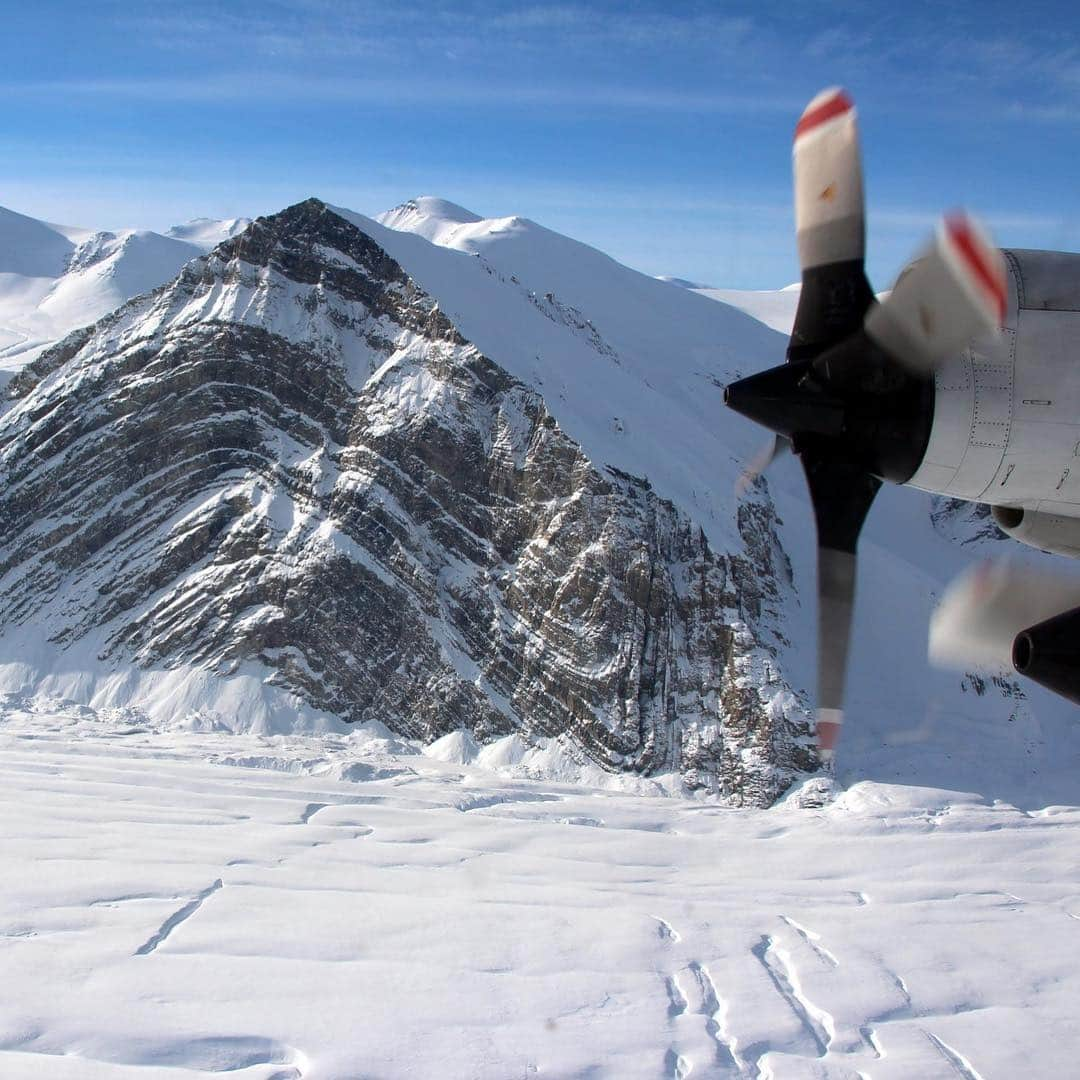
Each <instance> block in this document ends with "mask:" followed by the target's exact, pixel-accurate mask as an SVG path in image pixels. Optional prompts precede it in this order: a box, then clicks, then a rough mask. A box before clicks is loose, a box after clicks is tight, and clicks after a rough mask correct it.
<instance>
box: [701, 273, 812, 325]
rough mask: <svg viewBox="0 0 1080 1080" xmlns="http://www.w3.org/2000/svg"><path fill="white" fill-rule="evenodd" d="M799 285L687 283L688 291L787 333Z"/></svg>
mask: <svg viewBox="0 0 1080 1080" xmlns="http://www.w3.org/2000/svg"><path fill="white" fill-rule="evenodd" d="M801 289H802V286H801V285H788V286H787V287H786V288H783V289H713V288H709V287H708V286H701V287H698V286H691V291H692V292H696V293H697V294H698V295H699V296H707V297H708V298H709V299H710V300H719V301H720V302H721V303H722V304H730V305H731V307H735V308H738V309H739V310H740V311H745V312H746V314H747V315H750V316H752V317H753V318H755V319H757V320H758V322H762V323H764V324H765V325H766V326H768V327H769V328H770V329H772V330H776V331H778V332H779V333H781V334H785V335H786V334H790V333H791V327H792V326H793V325H794V323H795V309H796V308H797V307H798V306H799V296H800V293H801Z"/></svg>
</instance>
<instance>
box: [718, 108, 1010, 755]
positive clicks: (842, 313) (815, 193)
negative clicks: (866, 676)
mask: <svg viewBox="0 0 1080 1080" xmlns="http://www.w3.org/2000/svg"><path fill="white" fill-rule="evenodd" d="M793 158H794V174H795V229H796V237H797V241H798V251H799V263H800V267H801V271H802V291H801V293H800V296H799V304H798V308H797V310H796V314H795V323H794V327H793V329H792V332H791V339H790V341H789V344H788V349H787V361H786V363H785V364H782V365H781V366H779V367H776V368H772V369H770V370H768V371H763V372H760V373H758V374H756V375H751V376H748V377H747V378H745V379H740V380H739V381H738V382H735V383H732V384H730V385H729V386H728V387H727V388H726V389H725V391H724V401H725V403H726V404H727V405H729V406H730V407H731V408H733V409H735V410H736V411H737V412H740V413H742V414H743V415H744V416H747V417H749V418H750V419H751V420H755V421H756V422H758V423H760V424H762V425H763V426H765V427H767V428H769V429H770V430H771V431H772V432H773V434H774V441H773V442H772V443H771V444H770V445H769V446H768V447H767V448H766V450H767V453H764V452H763V453H762V454H761V455H759V456H758V459H757V460H756V461H755V463H754V464H753V465H752V466H751V467H750V469H749V470H748V472H747V474H746V477H747V478H748V479H747V480H746V481H745V482H746V483H749V482H752V480H753V479H755V478H756V476H757V475H758V474H759V473H760V471H762V470H763V469H764V468H765V467H766V465H767V464H768V463H769V461H771V460H772V458H773V457H774V456H775V454H776V452H777V449H778V448H779V447H780V446H781V445H782V441H783V440H786V441H788V442H789V443H790V447H791V449H792V450H793V451H794V452H795V453H796V454H797V455H798V456H799V459H800V461H801V462H802V466H803V470H804V472H805V473H806V481H807V485H808V487H809V490H810V500H811V503H812V505H813V510H814V520H815V523H816V526H817V545H818V547H817V550H818V560H817V561H818V700H817V738H818V751H819V755H820V757H821V760H822V762H823V763H824V764H826V765H830V764H831V762H832V760H833V757H834V754H835V749H836V743H837V739H838V737H839V734H840V730H841V727H842V725H843V721H844V712H843V702H844V683H845V679H846V674H847V660H848V648H849V643H850V638H851V621H852V613H853V610H854V601H855V578H856V562H855V551H856V545H857V543H858V539H859V533H860V532H861V531H862V526H863V522H864V521H865V520H866V515H867V513H868V511H869V510H870V506H871V504H872V503H873V501H874V497H875V496H876V495H877V492H878V489H879V488H880V487H881V484H882V481H883V480H889V481H892V482H894V483H904V482H906V481H907V480H909V479H910V478H911V477H912V475H913V474H914V473H915V470H916V469H917V468H918V466H919V464H920V462H921V460H922V457H923V455H924V453H925V451H926V446H927V443H928V442H929V438H930V427H931V423H932V421H933V407H934V374H933V373H934V370H935V368H936V367H937V365H938V364H940V363H941V362H942V361H943V360H945V359H946V358H948V357H949V356H950V355H953V354H955V353H957V352H959V351H960V349H962V348H963V347H964V346H965V345H966V344H967V342H968V341H970V340H971V339H972V338H974V337H976V336H977V335H979V334H982V333H986V332H988V331H990V330H992V329H994V328H995V327H996V326H999V325H1000V324H1001V321H1002V320H1003V318H1004V315H1005V295H1006V294H1005V267H1004V261H1003V259H1002V256H1001V253H1000V252H999V251H998V250H997V249H996V248H994V247H993V246H992V245H991V243H990V241H989V239H988V238H987V236H986V234H985V233H984V232H983V231H982V229H980V228H979V226H978V225H976V224H975V222H974V221H972V219H971V218H969V217H967V216H965V215H963V214H953V215H950V216H948V217H946V218H945V219H944V220H943V221H942V223H941V224H940V225H939V227H938V229H937V231H936V233H935V237H934V241H933V243H932V244H931V246H930V248H929V249H928V250H927V251H926V252H924V253H923V255H922V256H921V257H920V258H919V259H917V260H916V261H915V262H913V263H912V264H911V265H910V266H909V267H908V268H907V269H906V270H905V271H904V272H903V273H902V274H901V275H900V277H899V278H898V279H897V282H896V284H895V285H894V287H893V290H892V292H891V293H890V294H889V295H888V296H887V297H886V298H885V299H884V300H883V301H882V302H880V303H878V302H877V301H876V300H875V298H874V294H873V291H872V290H871V288H870V285H869V282H868V281H867V279H866V273H865V270H864V266H863V261H864V254H865V233H866V230H865V215H864V209H863V206H864V201H863V184H862V167H861V164H860V160H859V134H858V125H857V120H856V114H855V107H854V105H853V103H852V101H851V99H850V98H849V97H848V95H847V94H846V93H845V92H844V91H843V90H840V89H835V88H834V89H830V90H825V91H823V92H822V93H820V94H818V96H817V97H815V98H814V99H813V101H811V102H810V104H809V105H808V106H807V107H806V110H805V111H804V112H803V114H802V117H801V118H800V119H799V122H798V124H797V125H796V128H795V144H794V151H793ZM755 470H756V471H755Z"/></svg>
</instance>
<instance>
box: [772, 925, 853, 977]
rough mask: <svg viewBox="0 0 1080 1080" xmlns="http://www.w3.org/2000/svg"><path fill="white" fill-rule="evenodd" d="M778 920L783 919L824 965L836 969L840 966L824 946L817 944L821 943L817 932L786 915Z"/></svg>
mask: <svg viewBox="0 0 1080 1080" xmlns="http://www.w3.org/2000/svg"><path fill="white" fill-rule="evenodd" d="M780 918H781V919H783V920H784V922H786V923H787V924H788V926H790V927H791V929H792V930H794V931H795V933H796V934H798V935H799V937H801V938H802V939H803V941H805V942H806V944H807V945H809V946H810V948H811V949H812V950H813V951H814V954H815V955H816V956H818V957H819V958H820V959H821V960H824V961H825V963H826V964H828V965H829V967H834V968H836V967H839V966H840V961H839V960H837V959H836V957H835V956H834V955H833V954H832V953H831V952H830V951H829V950H828V949H826V948H825V946H824V945H819V944H818V942H819V941H821V935H820V934H819V933H817V931H815V930H810V929H808V928H807V927H805V926H803V925H802V923H798V922H796V921H795V920H794V919H792V918H791V917H790V916H788V915H781V916H780Z"/></svg>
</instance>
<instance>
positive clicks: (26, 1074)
mask: <svg viewBox="0 0 1080 1080" xmlns="http://www.w3.org/2000/svg"><path fill="white" fill-rule="evenodd" d="M517 757H518V755H517V754H516V753H515V749H514V747H513V746H501V747H500V746H494V747H487V748H485V750H483V751H481V752H480V758H479V760H478V759H477V756H476V748H475V746H471V745H469V741H468V740H467V739H462V738H457V737H450V738H449V739H448V740H446V741H445V742H444V744H443V745H436V746H435V747H432V748H428V749H427V750H426V751H422V750H421V749H420V748H419V747H417V746H414V745H411V744H409V743H407V742H403V741H401V740H399V739H396V738H395V737H394V736H392V735H391V734H390V733H389V732H388V731H387V730H386V729H385V728H382V727H381V726H380V725H377V724H368V725H365V726H363V727H359V728H356V729H354V730H353V731H352V732H350V733H349V734H348V735H343V736H323V737H310V736H307V737H302V736H273V737H265V736H264V737H260V736H252V735H247V736H245V735H224V734H217V733H196V732H190V731H175V730H167V729H162V728H158V727H156V726H155V725H153V724H152V723H149V722H147V721H146V718H145V717H142V716H140V715H138V714H137V713H134V712H127V713H123V712H117V713H114V714H111V715H110V714H99V713H96V712H94V711H93V710H91V709H89V708H86V707H85V706H78V705H71V704H66V703H64V702H59V701H52V702H48V701H42V700H37V701H33V700H23V701H19V700H17V699H13V698H9V699H8V700H7V702H6V704H5V707H4V710H3V713H2V719H0V769H2V775H3V786H2V790H0V829H2V831H3V836H4V849H5V851H4V865H5V874H4V882H5V883H4V888H3V890H2V891H0V954H2V956H3V970H4V974H5V983H6V985H7V987H8V993H7V994H6V995H5V1003H4V1006H3V1009H2V1010H0V1075H3V1076H4V1077H6V1078H11V1080H23V1078H27V1080H29V1078H36V1077H50V1078H57V1080H68V1078H72V1080H74V1078H78V1080H84V1078H88V1077H103V1078H104V1077H109V1078H112V1077H115V1078H117V1080H180V1078H182V1077H183V1078H194V1077H210V1076H219V1075H229V1076H235V1077H245V1078H248V1080H255V1078H258V1080H270V1078H271V1077H273V1078H276V1080H285V1078H301V1077H302V1078H305V1080H317V1078H324V1080H326V1078H336V1080H342V1078H361V1077H365V1078H366V1077H371V1078H375V1077H386V1078H390V1077H440V1078H455V1080H456V1078H461V1080H466V1078H491V1080H511V1078H516V1077H531V1076H549V1077H559V1078H569V1077H592V1078H601V1077H606V1078H612V1080H614V1078H618V1080H631V1078H639V1077H640V1078H648V1080H654V1078H664V1077H687V1076H694V1077H713V1078H721V1077H724V1078H727V1077H730V1078H736V1077H738V1078H743V1077H757V1078H764V1077H777V1078H799V1077H816V1078H835V1080H839V1078H841V1077H844V1078H854V1077H872V1078H873V1080H890V1078H903V1080H910V1078H912V1077H919V1078H921V1080H934V1078H939V1077H940V1078H941V1080H945V1078H951V1077H962V1078H967V1080H978V1078H984V1080H992V1078H999V1077H1000V1078H1014V1077H1022V1076H1055V1077H1065V1076H1069V1075H1072V1074H1073V1071H1074V1066H1075V1062H1076V1059H1077V1054H1078V1052H1080V1045H1078V1038H1077V1035H1076V1028H1075V1025H1074V1024H1073V1019H1072V1018H1073V1015H1074V1012H1075V1004H1076V1001H1077V995H1078V993H1080V968H1078V960H1080V948H1078V941H1080V926H1078V925H1077V924H1078V922H1080V888H1078V886H1077V884H1076V866H1077V863H1078V860H1080V809H1078V808H1077V807H1076V806H1045V807H1041V808H1037V809H1028V808H1026V807H1024V806H1017V805H1015V804H1012V803H1009V802H1005V801H1001V800H996V799H994V798H993V797H992V789H993V785H992V784H991V785H988V787H987V789H986V791H985V792H979V793H967V794H964V793H961V792H958V791H955V790H953V791H949V790H940V789H931V788H919V787H913V786H901V785H897V784H889V783H881V782H875V781H872V780H858V781H856V782H854V783H852V784H850V786H848V787H847V789H846V790H844V791H842V793H840V794H839V796H838V797H837V798H836V799H835V801H833V802H832V803H831V804H826V805H823V806H822V805H817V804H818V800H817V799H815V798H813V796H814V795H815V794H817V792H816V791H815V790H814V782H813V781H811V783H810V789H809V790H807V789H803V790H802V791H801V792H796V793H794V794H793V795H792V796H791V797H789V798H788V800H787V801H786V802H784V803H783V804H781V805H779V806H777V807H776V808H774V809H772V810H769V811H742V810H731V809H724V808H721V807H718V806H716V805H715V804H712V803H710V802H708V801H704V800H702V801H688V800H683V799H677V798H663V797H648V796H647V795H646V794H645V792H644V790H643V788H644V786H645V785H643V786H642V788H641V789H639V790H638V791H636V792H629V791H620V790H613V789H611V788H604V787H598V786H594V787H589V786H582V785H566V784H560V783H557V782H552V781H551V780H535V779H530V778H529V777H528V775H527V773H526V771H525V770H524V769H523V768H522V767H521V766H520V765H514V764H513V763H514V761H515V760H516V759H517ZM466 759H468V760H466ZM499 761H501V762H502V764H501V765H498V764H497V763H498V762H499ZM1062 771H1063V772H1064V767H1063V769H1062ZM1021 801H1023V800H1021Z"/></svg>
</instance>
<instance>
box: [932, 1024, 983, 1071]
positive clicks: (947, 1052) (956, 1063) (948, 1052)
mask: <svg viewBox="0 0 1080 1080" xmlns="http://www.w3.org/2000/svg"><path fill="white" fill-rule="evenodd" d="M924 1034H925V1035H926V1037H927V1038H928V1039H929V1040H930V1042H931V1043H932V1044H933V1046H934V1048H935V1049H936V1050H937V1051H938V1053H939V1054H941V1056H942V1057H943V1058H944V1059H945V1060H946V1061H947V1062H948V1063H949V1064H950V1065H951V1066H952V1067H953V1068H954V1069H955V1070H956V1075H957V1076H962V1077H963V1078H964V1080H984V1077H983V1075H982V1073H980V1072H979V1071H978V1070H977V1069H976V1068H975V1066H974V1065H972V1064H971V1062H970V1061H968V1059H967V1058H966V1057H964V1055H963V1054H961V1053H960V1051H959V1050H955V1049H954V1048H953V1047H951V1046H950V1045H949V1044H948V1043H947V1042H945V1040H944V1039H939V1038H938V1037H937V1036H936V1035H935V1034H934V1033H933V1032H932V1031H926V1032H924Z"/></svg>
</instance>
